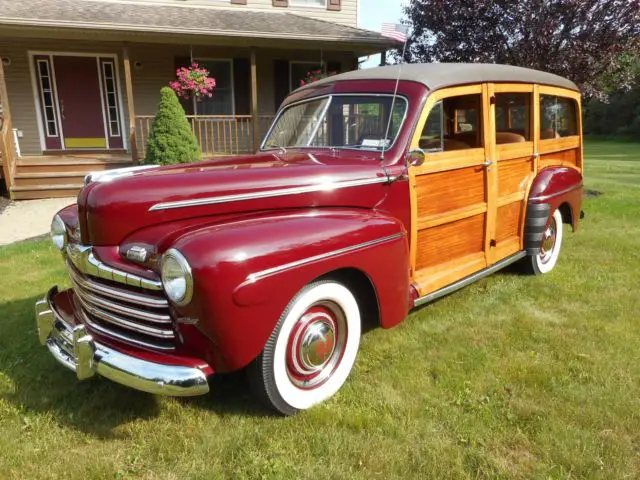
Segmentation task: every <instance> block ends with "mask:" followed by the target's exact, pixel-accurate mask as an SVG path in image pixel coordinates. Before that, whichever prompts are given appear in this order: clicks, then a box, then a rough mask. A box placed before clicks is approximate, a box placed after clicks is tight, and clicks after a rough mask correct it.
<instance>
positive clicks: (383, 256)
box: [174, 209, 410, 371]
mask: <svg viewBox="0 0 640 480" xmlns="http://www.w3.org/2000/svg"><path fill="white" fill-rule="evenodd" d="M174 248H177V249H178V250H179V251H180V252H182V254H183V255H184V256H185V257H186V258H187V260H188V261H189V264H190V265H191V268H192V271H193V277H194V296H193V301H192V302H191V304H190V305H189V306H187V307H185V308H183V309H180V312H179V313H180V314H181V315H182V316H184V317H188V318H192V319H197V323H196V325H197V328H198V329H200V330H201V332H202V333H204V334H205V335H206V336H207V337H209V338H210V339H211V340H212V342H213V343H214V344H215V345H216V348H217V349H218V350H219V353H220V357H221V358H222V359H223V362H224V365H222V366H216V367H217V368H216V370H217V371H221V370H236V369H239V368H242V367H244V366H246V365H247V364H248V363H249V362H250V361H251V360H253V359H254V358H255V357H257V356H258V354H259V353H260V352H261V351H262V349H263V347H264V345H265V343H266V341H267V340H268V338H269V336H270V335H271V332H272V331H273V329H274V327H275V325H276V323H277V321H278V319H279V318H280V316H281V315H282V312H283V311H284V309H285V308H286V306H287V304H288V303H289V302H290V301H291V299H292V298H293V297H294V296H295V294H296V293H297V292H299V291H300V289H302V288H303V287H304V286H305V285H307V284H308V283H310V282H312V281H313V280H314V279H317V278H318V277H321V276H323V275H326V274H328V273H330V272H333V271H336V270H340V269H345V268H350V269H356V270H358V271H360V272H361V273H363V274H364V275H365V276H366V277H367V278H369V280H370V281H371V283H372V285H373V287H374V289H375V292H376V297H377V300H378V308H379V311H380V321H381V324H382V325H383V326H385V327H388V326H392V325H395V324H397V323H399V322H401V321H402V320H403V319H404V318H405V316H406V314H407V298H408V295H409V291H408V289H409V283H410V281H409V260H408V258H409V255H408V243H407V239H406V232H405V230H404V227H403V225H402V224H401V223H400V222H399V221H397V220H396V219H393V218H390V217H387V216H383V215H380V214H376V213H375V212H372V211H369V210H351V209H305V210H298V211H289V212H279V213H273V214H269V215H266V216H263V217H260V218H253V219H247V220H242V221H238V222H234V223H230V224H225V225H219V226H207V227H204V228H200V229H196V230H194V231H191V232H189V233H188V234H186V235H184V236H182V237H181V238H180V239H179V240H177V241H176V243H175V244H174Z"/></svg>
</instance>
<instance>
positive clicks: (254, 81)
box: [251, 48, 260, 152]
mask: <svg viewBox="0 0 640 480" xmlns="http://www.w3.org/2000/svg"><path fill="white" fill-rule="evenodd" d="M251 117H252V123H253V150H254V152H257V151H258V150H259V149H260V119H259V117H258V71H257V67H256V51H255V49H253V48H252V49H251Z"/></svg>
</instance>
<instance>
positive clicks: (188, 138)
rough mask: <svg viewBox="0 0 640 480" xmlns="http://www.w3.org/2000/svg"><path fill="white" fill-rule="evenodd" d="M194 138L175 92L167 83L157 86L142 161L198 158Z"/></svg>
mask: <svg viewBox="0 0 640 480" xmlns="http://www.w3.org/2000/svg"><path fill="white" fill-rule="evenodd" d="M201 158H202V154H201V152H200V146H199V145H198V142H197V140H196V137H195V135H194V134H193V130H191V125H189V121H188V120H187V117H186V115H185V113H184V109H183V108H182V105H180V102H179V101H178V97H177V96H176V94H175V92H174V91H173V90H172V89H171V88H169V87H163V88H162V89H161V90H160V103H159V104H158V112H157V113H156V118H155V119H154V121H153V124H152V125H151V132H150V134H149V141H148V142H147V152H146V156H145V163H146V164H155V165H174V164H176V163H188V162H197V161H199V160H201Z"/></svg>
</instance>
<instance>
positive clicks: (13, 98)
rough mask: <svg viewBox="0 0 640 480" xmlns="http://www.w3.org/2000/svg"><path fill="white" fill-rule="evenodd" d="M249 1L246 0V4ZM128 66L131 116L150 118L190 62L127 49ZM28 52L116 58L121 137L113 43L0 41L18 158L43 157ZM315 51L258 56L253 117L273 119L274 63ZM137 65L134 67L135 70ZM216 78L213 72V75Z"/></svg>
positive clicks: (174, 50) (224, 52)
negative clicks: (180, 66)
mask: <svg viewBox="0 0 640 480" xmlns="http://www.w3.org/2000/svg"><path fill="white" fill-rule="evenodd" d="M249 1H251V0H249ZM127 48H128V49H129V52H130V58H131V64H132V82H133V97H134V108H135V113H136V115H154V114H155V112H156V107H157V103H158V100H159V91H160V88H162V87H163V86H165V85H167V84H168V82H169V81H170V80H172V79H173V78H175V59H176V58H177V57H189V55H190V47H188V46H186V45H185V46H180V45H157V44H150V45H143V44H130V45H128V46H127ZM30 51H40V52H60V53H61V52H73V53H87V54H94V53H100V54H116V55H118V70H119V74H120V86H121V95H122V99H123V111H122V112H121V113H122V115H123V116H124V125H125V128H124V131H125V132H126V131H128V125H129V120H128V118H127V105H128V103H127V102H128V99H127V98H126V91H125V83H124V68H123V63H122V58H123V57H122V53H123V46H122V45H119V44H117V43H109V42H96V41H89V40H88V41H86V42H83V41H71V40H32V39H18V38H0V55H1V56H2V57H9V58H11V65H10V66H9V67H5V75H6V81H7V90H8V94H9V102H10V105H11V113H12V119H13V126H14V128H17V129H19V130H21V131H22V133H23V138H21V139H20V148H21V150H22V153H23V155H38V154H40V153H41V152H42V149H41V143H40V133H39V129H38V119H37V118H38V117H37V114H36V108H37V106H36V102H35V100H34V94H33V83H32V80H31V72H30V69H29V54H28V52H30ZM193 56H194V57H195V58H249V50H248V49H246V48H240V47H238V48H234V47H204V46H194V47H193ZM320 58H321V55H320V52H319V51H314V50H266V49H261V50H259V51H258V54H257V59H256V60H257V74H258V92H259V97H258V111H259V113H260V114H266V115H269V114H274V113H275V111H276V109H277V107H278V106H279V105H276V104H275V85H274V61H275V60H297V61H318V62H319V61H320ZM322 59H323V60H324V61H325V62H339V63H340V64H341V65H342V70H343V71H347V70H350V69H352V68H353V65H354V61H355V58H354V57H353V54H350V53H348V52H323V53H322ZM136 64H139V65H138V66H137V67H136V66H135V65H136ZM213 76H214V77H215V72H213Z"/></svg>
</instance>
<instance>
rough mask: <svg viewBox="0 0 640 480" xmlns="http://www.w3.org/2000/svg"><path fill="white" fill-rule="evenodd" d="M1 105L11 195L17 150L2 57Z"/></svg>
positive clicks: (1, 145)
mask: <svg viewBox="0 0 640 480" xmlns="http://www.w3.org/2000/svg"><path fill="white" fill-rule="evenodd" d="M0 104H2V116H3V123H2V128H1V129H0V156H2V170H3V172H4V181H5V183H6V184H7V190H8V192H9V194H10V195H11V186H12V185H13V172H14V168H15V162H16V149H15V145H14V144H13V128H12V127H13V125H12V123H11V109H10V108H9V93H8V92H7V83H6V79H5V76H4V65H3V64H2V58H1V57H0Z"/></svg>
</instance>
